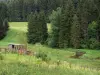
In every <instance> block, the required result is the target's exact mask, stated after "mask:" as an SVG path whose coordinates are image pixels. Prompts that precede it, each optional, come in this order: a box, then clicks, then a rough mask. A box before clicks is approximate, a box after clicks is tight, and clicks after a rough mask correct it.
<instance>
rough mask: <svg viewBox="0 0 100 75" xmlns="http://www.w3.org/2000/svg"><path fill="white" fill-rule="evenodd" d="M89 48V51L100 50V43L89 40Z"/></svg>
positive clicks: (92, 39) (93, 39)
mask: <svg viewBox="0 0 100 75" xmlns="http://www.w3.org/2000/svg"><path fill="white" fill-rule="evenodd" d="M89 48H90V49H100V42H99V41H98V40H96V39H95V38H91V39H90V40H89Z"/></svg>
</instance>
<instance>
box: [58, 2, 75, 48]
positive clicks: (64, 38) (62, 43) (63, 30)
mask: <svg viewBox="0 0 100 75" xmlns="http://www.w3.org/2000/svg"><path fill="white" fill-rule="evenodd" d="M73 12H74V5H73V1H72V0H67V2H66V6H64V7H63V9H62V16H61V25H60V32H59V47H60V48H68V47H69V46H70V31H71V26H72V17H73Z"/></svg>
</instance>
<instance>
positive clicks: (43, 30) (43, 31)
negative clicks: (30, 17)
mask: <svg viewBox="0 0 100 75" xmlns="http://www.w3.org/2000/svg"><path fill="white" fill-rule="evenodd" d="M38 22H39V32H40V34H39V36H40V43H41V44H44V43H45V42H46V40H47V37H48V32H47V31H48V30H47V23H46V18H45V13H44V11H41V12H40V13H39V21H38Z"/></svg>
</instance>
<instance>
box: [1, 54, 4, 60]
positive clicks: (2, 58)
mask: <svg viewBox="0 0 100 75" xmlns="http://www.w3.org/2000/svg"><path fill="white" fill-rule="evenodd" d="M0 60H4V56H3V55H2V53H1V52H0Z"/></svg>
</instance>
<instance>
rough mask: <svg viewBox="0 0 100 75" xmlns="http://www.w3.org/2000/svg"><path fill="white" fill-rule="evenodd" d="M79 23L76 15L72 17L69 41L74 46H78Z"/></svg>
mask: <svg viewBox="0 0 100 75" xmlns="http://www.w3.org/2000/svg"><path fill="white" fill-rule="evenodd" d="M80 29H81V28H80V23H79V20H78V17H77V15H74V17H73V25H72V27H71V43H72V46H73V47H74V48H80V36H81V34H80Z"/></svg>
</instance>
